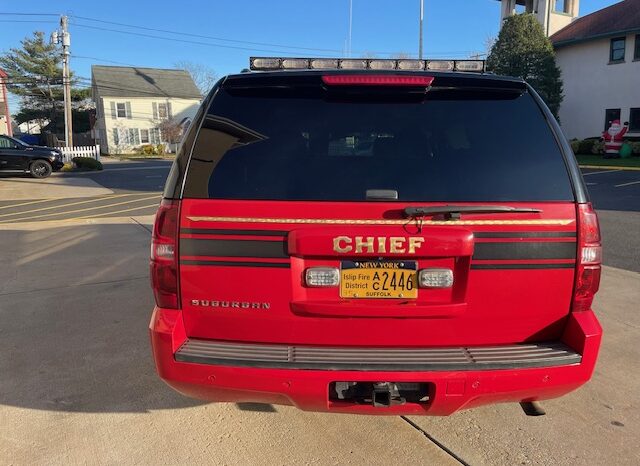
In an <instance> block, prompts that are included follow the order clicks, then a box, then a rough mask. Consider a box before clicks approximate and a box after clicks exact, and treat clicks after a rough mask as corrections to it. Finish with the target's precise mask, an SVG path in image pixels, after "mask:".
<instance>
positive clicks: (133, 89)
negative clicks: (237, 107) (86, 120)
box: [91, 65, 202, 99]
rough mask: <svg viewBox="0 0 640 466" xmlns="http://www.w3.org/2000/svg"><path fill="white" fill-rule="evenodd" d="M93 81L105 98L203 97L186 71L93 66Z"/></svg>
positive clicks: (99, 93)
mask: <svg viewBox="0 0 640 466" xmlns="http://www.w3.org/2000/svg"><path fill="white" fill-rule="evenodd" d="M91 80H92V84H93V86H94V88H95V89H96V90H97V92H98V95H100V96H102V97H106V96H108V97H164V98H168V97H169V98H170V97H174V98H183V99H200V98H201V97H202V95H201V94H200V91H199V90H198V88H197V87H196V85H195V83H194V82H193V79H191V75H190V74H189V73H188V72H187V71H185V70H172V69H161V68H139V67H137V66H102V65H93V66H92V67H91Z"/></svg>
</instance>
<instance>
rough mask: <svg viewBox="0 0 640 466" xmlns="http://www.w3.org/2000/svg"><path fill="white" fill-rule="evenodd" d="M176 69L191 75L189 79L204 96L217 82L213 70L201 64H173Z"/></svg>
mask: <svg viewBox="0 0 640 466" xmlns="http://www.w3.org/2000/svg"><path fill="white" fill-rule="evenodd" d="M173 66H175V67H176V68H179V69H181V70H186V71H188V72H189V74H190V75H191V79H193V82H194V83H196V86H197V87H198V89H199V90H200V92H201V93H202V95H206V94H207V93H208V92H209V91H210V90H211V88H212V87H213V85H214V84H215V83H216V81H217V80H218V75H217V74H216V72H215V71H214V70H213V68H210V67H208V66H207V65H203V64H202V63H194V62H191V61H179V62H176V63H174V65H173Z"/></svg>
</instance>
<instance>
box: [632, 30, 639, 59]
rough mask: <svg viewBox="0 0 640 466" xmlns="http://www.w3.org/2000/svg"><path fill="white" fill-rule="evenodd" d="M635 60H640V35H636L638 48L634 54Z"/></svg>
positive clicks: (636, 47)
mask: <svg viewBox="0 0 640 466" xmlns="http://www.w3.org/2000/svg"><path fill="white" fill-rule="evenodd" d="M633 59H634V60H640V34H636V46H635V50H634V52H633Z"/></svg>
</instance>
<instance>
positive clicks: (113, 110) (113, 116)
mask: <svg viewBox="0 0 640 466" xmlns="http://www.w3.org/2000/svg"><path fill="white" fill-rule="evenodd" d="M111 118H112V119H114V120H115V119H116V118H118V114H117V113H116V103H115V102H111ZM116 144H117V142H116Z"/></svg>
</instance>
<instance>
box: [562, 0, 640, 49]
mask: <svg viewBox="0 0 640 466" xmlns="http://www.w3.org/2000/svg"><path fill="white" fill-rule="evenodd" d="M633 32H640V0H624V1H622V2H620V3H616V4H614V5H611V6H609V7H607V8H603V9H602V10H598V11H595V12H593V13H591V14H590V15H587V16H583V17H582V18H578V19H576V20H575V21H573V22H572V23H571V24H569V25H568V26H567V27H564V28H562V29H560V30H559V31H558V32H556V33H555V34H553V35H552V36H551V37H550V39H551V42H553V45H554V46H555V47H562V46H563V45H569V44H572V43H575V42H583V41H586V40H591V39H598V38H600V37H610V36H614V35H616V34H625V33H633Z"/></svg>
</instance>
